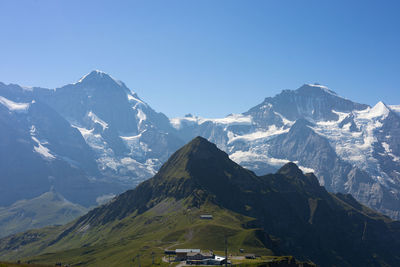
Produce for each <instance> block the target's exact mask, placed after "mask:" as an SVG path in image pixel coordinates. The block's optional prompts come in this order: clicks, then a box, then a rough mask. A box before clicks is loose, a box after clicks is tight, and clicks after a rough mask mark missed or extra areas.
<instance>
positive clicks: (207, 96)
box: [0, 0, 400, 117]
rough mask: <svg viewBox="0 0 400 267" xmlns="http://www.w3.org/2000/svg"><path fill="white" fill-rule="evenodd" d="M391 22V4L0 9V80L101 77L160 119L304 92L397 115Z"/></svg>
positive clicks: (22, 5) (394, 9) (395, 33)
mask: <svg viewBox="0 0 400 267" xmlns="http://www.w3.org/2000/svg"><path fill="white" fill-rule="evenodd" d="M399 14H400V1H348V0H346V1H321V0H315V1H307V0H302V1H300V0H299V1H285V0H279V1H278V0H276V1H268V0H263V1H256V0H252V1H247V0H243V1H236V0H228V1H223V0H218V1H215V0H212V1H207V0H198V1H194V0H181V1H174V0H169V1H167V0H162V1H151V0H143V1H91V0H84V1H83V0H77V1H72V0H65V1H58V0H31V1H22V0H18V1H15V0H1V1H0V81H2V82H5V83H18V84H21V85H31V86H42V87H48V88H54V87H59V86H62V85H64V84H67V83H72V82H75V81H76V80H78V79H79V78H80V77H81V76H82V75H84V74H86V73H88V72H90V71H91V70H93V69H100V70H103V71H105V72H107V73H109V74H111V75H112V76H114V77H115V78H118V79H120V80H122V81H124V82H125V83H126V84H127V85H128V87H129V88H131V89H133V90H134V91H136V92H137V93H138V95H139V96H140V97H141V98H142V99H143V100H145V101H146V102H148V103H149V104H150V105H151V106H152V107H153V108H155V109H156V110H157V111H162V112H164V113H165V114H166V115H168V116H170V117H175V116H182V115H184V114H186V113H193V114H196V115H201V116H205V117H220V116H224V115H226V114H228V113H231V112H232V113H240V112H244V111H246V110H248V109H249V108H250V107H252V106H254V105H256V104H258V103H260V102H261V101H262V100H263V99H264V98H265V97H266V96H273V95H275V94H276V93H278V92H280V91H281V90H282V89H296V88H298V87H299V86H301V85H302V84H304V83H314V82H319V83H321V84H324V85H327V86H328V87H330V88H331V89H333V90H334V91H336V92H337V93H339V94H340V95H342V96H344V97H347V98H349V99H352V100H355V101H358V102H362V103H367V104H370V105H373V104H375V103H376V102H378V101H379V100H383V101H384V102H385V103H387V104H400V15H399Z"/></svg>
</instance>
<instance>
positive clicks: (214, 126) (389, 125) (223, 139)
mask: <svg viewBox="0 0 400 267" xmlns="http://www.w3.org/2000/svg"><path fill="white" fill-rule="evenodd" d="M396 107H397V106H390V107H389V106H387V105H385V104H384V103H382V102H379V103H378V104H377V105H375V106H374V107H372V108H371V107H369V106H367V105H363V104H359V103H354V102H352V101H350V100H348V99H344V98H342V97H340V96H338V95H337V94H336V93H334V92H333V91H331V90H329V89H328V88H327V87H325V86H322V85H318V84H313V85H303V86H302V87H300V88H299V89H297V90H284V91H282V93H280V94H278V95H276V96H275V97H268V98H266V99H265V100H264V101H263V102H262V103H261V104H259V105H257V106H255V107H253V108H251V109H250V110H249V111H247V112H245V113H243V114H233V115H229V116H227V117H225V118H221V119H204V118H200V117H195V116H192V115H191V116H187V117H184V118H176V119H172V120H171V122H172V124H173V125H174V126H175V128H176V129H177V130H178V132H179V134H180V136H181V137H182V138H183V139H185V140H189V139H190V138H193V137H194V136H196V135H201V136H203V137H205V138H207V139H208V140H210V141H212V142H215V143H216V144H217V146H218V147H219V148H221V149H223V150H224V151H226V152H227V153H228V154H229V156H230V157H231V159H233V160H234V161H236V162H238V163H240V164H242V165H243V166H245V167H247V168H248V169H251V170H253V171H255V172H256V173H257V174H264V173H267V172H272V171H276V170H277V169H278V168H279V166H281V165H282V164H284V163H286V162H288V161H295V162H297V163H298V164H299V166H300V168H302V169H303V170H306V171H312V172H315V174H316V175H317V177H318V178H319V181H320V183H321V184H322V185H324V186H325V187H326V189H327V190H329V191H331V192H343V193H351V194H353V195H354V196H355V197H356V198H357V199H358V200H359V201H361V202H362V203H364V204H365V205H368V206H369V207H372V208H374V209H376V210H379V211H381V212H383V213H385V214H387V215H389V216H391V217H392V218H396V219H399V218H400V217H399V216H400V213H399V212H400V190H399V185H400V181H399V174H400V166H399V164H400V156H399V155H400V150H399V147H398V144H399V140H397V139H398V137H399V130H400V128H399V126H400V117H399V115H398V113H396V111H397V110H398V109H397V108H396Z"/></svg>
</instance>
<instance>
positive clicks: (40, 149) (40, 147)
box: [30, 125, 56, 160]
mask: <svg viewBox="0 0 400 267" xmlns="http://www.w3.org/2000/svg"><path fill="white" fill-rule="evenodd" d="M30 134H31V138H32V140H33V141H34V142H35V143H36V146H33V150H34V151H35V152H36V153H38V154H40V155H41V156H43V157H44V158H46V159H48V160H52V159H55V158H56V157H55V156H54V155H53V154H51V153H50V150H49V149H48V148H47V147H45V146H44V145H47V144H48V143H47V142H42V143H41V142H40V141H39V139H37V138H36V127H35V126H34V125H32V126H31V129H30Z"/></svg>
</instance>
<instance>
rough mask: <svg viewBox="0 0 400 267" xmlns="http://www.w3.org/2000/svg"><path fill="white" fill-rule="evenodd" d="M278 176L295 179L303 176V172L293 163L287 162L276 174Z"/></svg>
mask: <svg viewBox="0 0 400 267" xmlns="http://www.w3.org/2000/svg"><path fill="white" fill-rule="evenodd" d="M277 173H279V174H282V175H285V176H287V177H291V178H296V177H299V176H303V172H302V171H301V170H300V168H299V167H298V166H297V165H296V164H295V163H293V162H288V163H286V164H285V165H283V166H282V167H281V168H280V169H279V170H278V172H277Z"/></svg>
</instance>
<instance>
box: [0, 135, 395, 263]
mask: <svg viewBox="0 0 400 267" xmlns="http://www.w3.org/2000/svg"><path fill="white" fill-rule="evenodd" d="M201 214H211V215H212V216H213V219H212V220H204V219H201V217H200V215H201ZM225 236H226V237H227V238H228V240H229V241H228V242H229V253H235V252H236V251H237V252H238V251H239V248H242V249H245V250H246V251H247V252H250V253H257V254H261V255H264V256H267V255H269V256H273V255H275V256H279V255H294V256H295V257H296V258H297V259H300V260H304V261H310V260H311V261H313V262H314V263H316V264H318V266H398V265H399V264H400V256H399V255H400V254H399V253H398V252H399V251H400V241H399V240H400V222H398V221H393V220H391V219H390V218H388V217H386V216H383V215H381V214H380V213H377V212H376V211H373V210H372V209H369V208H367V207H366V206H363V205H362V204H360V203H359V202H357V201H356V200H355V199H354V198H353V197H352V196H351V195H349V194H342V193H337V194H333V193H329V192H328V191H326V190H325V188H324V187H323V186H321V185H320V184H319V182H318V179H317V178H316V177H315V175H314V174H312V173H307V174H303V172H302V171H301V170H300V169H299V168H298V167H297V165H296V164H294V163H291V162H290V163H287V164H285V165H284V166H283V167H282V168H280V169H279V170H278V172H277V173H275V174H268V175H264V176H257V175H256V174H254V173H253V172H252V171H250V170H247V169H245V168H243V167H241V166H240V165H238V164H237V163H235V162H233V161H232V160H231V159H230V158H229V156H228V154H226V153H225V152H223V151H221V150H219V149H218V148H217V146H216V145H214V144H212V143H210V142H208V141H207V140H206V139H204V138H202V137H196V138H195V139H193V140H192V141H191V142H189V143H188V144H186V145H185V146H183V147H182V148H180V149H179V150H178V151H177V152H175V153H174V154H173V155H172V156H171V157H170V158H169V159H168V161H167V162H166V163H165V164H164V165H163V166H162V167H161V168H160V170H159V172H158V173H157V174H156V175H155V176H154V177H152V178H151V179H148V180H147V181H145V182H143V183H141V184H139V185H138V186H137V187H136V188H135V189H132V190H129V191H126V192H125V193H123V194H121V195H119V196H118V197H116V198H114V199H113V200H112V201H111V202H109V203H107V204H104V205H101V206H99V207H98V208H95V209H93V210H91V211H89V212H88V213H87V214H86V215H84V216H82V217H80V218H78V219H76V220H75V221H73V222H71V223H69V224H67V225H64V226H57V227H47V228H43V229H39V230H30V231H28V232H25V233H20V234H16V235H12V236H9V237H6V238H3V239H0V259H2V260H3V259H6V260H15V259H24V260H29V261H30V262H33V263H47V264H51V263H54V262H56V261H58V262H62V263H63V264H64V263H65V264H71V265H74V266H75V265H78V266H128V265H129V262H130V261H131V259H132V257H133V256H134V255H137V254H140V255H141V257H142V260H143V262H144V263H143V262H142V263H143V264H145V265H146V264H150V259H151V255H157V258H160V257H161V255H162V253H163V251H164V249H173V248H187V247H198V248H201V249H203V250H207V249H212V250H215V251H217V252H218V251H220V252H222V251H223V249H224V243H225V242H224V237H225ZM153 253H154V254H153ZM274 266H275V265H274ZM276 266H281V265H276ZM284 266H288V265H284ZM290 266H292V265H290ZM299 266H303V265H299ZM308 266H310V265H308Z"/></svg>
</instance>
